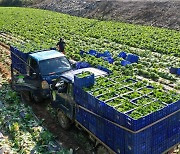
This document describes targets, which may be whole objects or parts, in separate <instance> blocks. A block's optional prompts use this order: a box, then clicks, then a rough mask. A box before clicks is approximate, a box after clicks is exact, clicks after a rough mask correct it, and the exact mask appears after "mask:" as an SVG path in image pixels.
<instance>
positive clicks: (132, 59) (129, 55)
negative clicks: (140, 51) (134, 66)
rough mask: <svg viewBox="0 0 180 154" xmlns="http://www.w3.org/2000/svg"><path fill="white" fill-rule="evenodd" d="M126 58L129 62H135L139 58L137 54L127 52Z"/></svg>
mask: <svg viewBox="0 0 180 154" xmlns="http://www.w3.org/2000/svg"><path fill="white" fill-rule="evenodd" d="M126 60H127V61H129V62H131V63H137V62H138V60H139V56H137V55H135V54H128V55H127V57H126Z"/></svg>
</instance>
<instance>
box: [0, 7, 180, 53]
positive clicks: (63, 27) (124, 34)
mask: <svg viewBox="0 0 180 154" xmlns="http://www.w3.org/2000/svg"><path fill="white" fill-rule="evenodd" d="M0 19H1V21H0V30H1V31H6V32H11V33H13V34H17V35H20V36H23V37H25V38H26V39H27V40H26V41H27V42H26V43H25V44H23V46H24V48H23V46H22V45H21V44H19V45H18V48H20V49H21V50H22V49H23V50H24V51H25V52H29V51H34V50H36V49H42V48H46V49H47V48H48V47H51V46H52V44H54V45H55V44H56V42H55V41H57V40H58V39H59V37H60V36H62V37H64V38H65V40H68V47H67V48H68V51H69V52H73V53H74V52H77V51H79V50H80V49H85V50H86V47H85V46H87V45H88V44H89V43H90V44H94V42H91V39H89V40H88V41H90V42H89V43H88V42H86V45H85V44H84V43H82V44H81V43H80V42H81V41H80V40H83V41H84V40H86V39H88V38H98V39H107V40H109V41H114V42H117V43H121V44H126V45H129V46H134V47H138V48H142V49H144V48H146V49H150V50H152V51H156V52H160V53H165V54H169V53H172V54H175V55H176V56H178V55H179V53H180V46H179V40H180V32H178V31H175V30H169V29H163V28H154V27H151V26H140V25H133V24H126V23H120V22H114V21H98V20H93V19H91V20H90V19H85V18H84V19H83V18H79V17H74V16H69V15H64V14H60V13H55V12H50V11H44V10H36V9H25V8H0ZM86 37H87V38H86ZM28 40H29V41H28ZM11 45H15V46H17V44H11Z"/></svg>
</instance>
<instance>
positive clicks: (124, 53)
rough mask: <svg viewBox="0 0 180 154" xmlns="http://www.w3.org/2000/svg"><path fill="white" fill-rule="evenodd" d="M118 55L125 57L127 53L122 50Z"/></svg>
mask: <svg viewBox="0 0 180 154" xmlns="http://www.w3.org/2000/svg"><path fill="white" fill-rule="evenodd" d="M118 57H121V58H123V59H125V58H126V57H127V54H126V52H124V51H122V52H120V53H119V55H118Z"/></svg>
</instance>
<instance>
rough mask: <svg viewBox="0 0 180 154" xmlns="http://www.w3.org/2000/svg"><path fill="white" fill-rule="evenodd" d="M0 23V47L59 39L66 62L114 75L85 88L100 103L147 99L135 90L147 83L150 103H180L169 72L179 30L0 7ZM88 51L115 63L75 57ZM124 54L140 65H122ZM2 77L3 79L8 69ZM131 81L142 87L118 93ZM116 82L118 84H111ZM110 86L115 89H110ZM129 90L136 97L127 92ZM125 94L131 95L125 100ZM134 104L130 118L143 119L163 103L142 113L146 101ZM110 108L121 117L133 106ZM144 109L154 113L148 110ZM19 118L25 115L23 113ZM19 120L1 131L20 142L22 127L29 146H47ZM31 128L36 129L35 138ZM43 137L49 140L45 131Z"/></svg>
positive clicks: (25, 47)
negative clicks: (135, 58)
mask: <svg viewBox="0 0 180 154" xmlns="http://www.w3.org/2000/svg"><path fill="white" fill-rule="evenodd" d="M0 19H1V20H0V42H3V43H5V44H7V45H11V46H14V47H17V48H18V49H19V50H21V51H23V52H33V51H37V50H43V49H49V48H51V47H55V46H56V43H57V41H58V40H59V38H60V37H63V38H64V39H65V42H66V49H65V52H66V55H67V56H68V57H69V58H72V59H74V60H77V61H86V62H88V63H90V64H91V65H92V66H94V67H98V66H103V67H106V68H107V69H108V70H109V71H111V72H113V74H112V75H111V76H110V78H111V79H101V78H100V79H99V80H98V81H97V85H96V84H95V85H94V88H95V89H98V90H94V89H85V90H86V91H88V92H89V91H90V92H91V93H92V94H93V96H103V97H100V98H99V99H101V100H102V101H106V100H108V99H109V98H112V97H114V96H115V95H117V92H118V94H119V95H122V96H123V97H124V98H126V100H127V99H133V98H136V97H139V95H144V94H149V93H151V91H152V89H151V88H149V89H148V88H147V89H144V90H143V89H138V88H139V86H148V85H149V83H151V85H153V87H154V88H155V89H154V93H151V99H152V98H154V97H156V98H158V101H162V102H165V103H166V104H170V103H172V102H175V101H178V100H179V99H180V95H177V93H180V78H179V76H178V75H175V74H171V73H169V68H170V67H176V68H180V42H179V40H180V32H179V31H175V30H170V29H164V28H156V27H151V26H141V25H134V24H127V23H120V22H115V21H100V20H94V19H86V18H80V17H74V16H69V15H66V14H61V13H55V12H51V11H45V10H38V9H30V8H8V7H7V8H4V7H0ZM91 49H93V50H96V51H98V52H99V53H103V52H104V51H109V53H110V55H111V57H112V58H113V62H109V59H103V58H97V57H96V56H93V55H90V54H83V55H80V54H79V53H80V50H81V52H82V51H83V52H84V51H85V52H86V51H89V50H91ZM122 51H124V52H126V53H132V54H136V55H138V56H139V61H138V63H133V64H131V65H127V66H121V61H122V60H123V59H122V58H121V57H118V55H119V53H120V52H122ZM0 54H1V57H0V58H1V59H0V64H1V65H3V63H4V64H5V66H6V65H7V66H8V65H10V63H9V60H8V59H9V57H8V56H7V55H8V53H4V52H2V51H1V50H0ZM5 59H6V61H5ZM1 68H2V67H1ZM0 72H1V73H2V72H3V71H2V70H0ZM3 73H4V74H5V76H6V77H7V75H6V74H7V70H6V71H4V72H3ZM129 78H131V79H135V80H142V82H140V85H138V83H137V84H129V85H128V87H126V88H124V89H123V88H121V89H120V86H126V85H125V83H124V82H122V81H123V80H125V79H129ZM104 80H105V81H104ZM114 82H116V83H118V84H113V83H114ZM112 84H113V86H114V87H109V85H112ZM123 84H124V85H123ZM102 86H103V87H104V88H106V90H105V89H103V88H102ZM132 89H133V90H134V91H135V92H133V93H131V92H130V91H132ZM137 89H138V90H137ZM136 90H137V91H138V92H136ZM162 90H163V91H164V90H168V91H169V92H166V93H165V92H162ZM105 91H106V92H107V91H108V92H109V94H110V95H107V94H106V93H104V92H105ZM128 92H130V93H128ZM127 93H128V94H131V95H127V96H126V95H124V94H127ZM153 94H154V96H153ZM165 94H166V95H167V96H166V97H165V96H164V95H165ZM173 96H176V97H173ZM138 101H139V102H138ZM138 101H137V102H136V106H137V107H138V108H137V110H135V112H132V113H131V115H130V116H131V117H133V118H134V119H138V118H139V117H141V116H145V115H147V114H149V113H151V112H152V110H153V111H156V110H159V109H161V108H163V107H164V106H163V105H162V104H161V103H160V104H158V103H159V102H155V103H154V104H151V105H150V106H146V108H142V106H139V105H138V104H142V105H146V104H147V102H149V100H148V98H147V97H144V98H143V100H138ZM117 102H123V104H122V107H119V106H118V107H117ZM108 105H110V106H113V107H117V110H118V111H120V112H126V111H128V110H129V109H132V108H134V107H135V106H134V105H133V104H131V103H129V102H128V101H125V100H122V99H120V98H119V99H114V100H113V101H108ZM16 106H17V103H15V105H14V106H12V107H9V108H10V109H11V110H13V109H15V107H16ZM22 108H23V106H21V105H20V106H19V107H17V109H16V110H20V113H21V110H22ZM148 108H151V109H152V110H148ZM6 110H8V106H7V108H5V111H6ZM27 110H29V109H27ZM24 112H26V111H23V113H24ZM28 112H30V111H28ZM139 113H140V114H139ZM4 115H5V112H0V118H1V117H3V116H4ZM10 115H11V113H10ZM21 116H26V115H24V114H22V115H21ZM31 118H32V117H31V116H30V117H29V116H27V117H26V118H25V120H29V119H31ZM17 121H21V119H17V120H15V121H10V127H9V126H7V124H3V126H4V128H5V130H8V131H9V132H10V133H12V136H13V139H17V137H18V138H23V136H21V135H18V133H23V132H21V131H20V132H19V128H22V129H23V130H24V129H25V130H27V132H26V133H30V134H29V138H30V139H29V141H30V142H32V143H31V145H33V146H34V145H35V144H40V143H44V142H45V141H44V140H41V139H39V138H38V136H37V135H39V131H38V130H39V128H40V126H39V124H38V123H35V124H34V123H33V122H32V123H31V121H29V122H30V124H28V125H32V128H29V127H26V126H24V125H22V126H19V125H18V124H17V123H16V122H17ZM0 122H1V119H0ZM20 123H21V122H20ZM0 128H1V127H0ZM33 128H35V129H38V130H37V131H36V132H35V133H34V132H33V131H34V130H33ZM32 132H33V133H32ZM44 137H49V136H48V134H46V132H45V135H44ZM48 139H49V138H48ZM19 140H24V138H23V139H17V143H16V144H15V145H13V146H14V147H15V149H14V150H16V148H17V149H21V148H20V147H21V146H22V145H21V144H22V143H19ZM9 142H11V140H10V141H9ZM10 144H11V143H10ZM27 144H28V143H27ZM0 146H1V142H0ZM38 148H40V149H37V151H41V150H42V149H41V146H40V147H38ZM28 150H29V149H27V151H28Z"/></svg>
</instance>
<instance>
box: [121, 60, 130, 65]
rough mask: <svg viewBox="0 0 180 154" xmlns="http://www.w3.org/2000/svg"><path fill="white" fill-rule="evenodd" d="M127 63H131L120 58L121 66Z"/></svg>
mask: <svg viewBox="0 0 180 154" xmlns="http://www.w3.org/2000/svg"><path fill="white" fill-rule="evenodd" d="M129 64H131V62H129V61H127V60H122V61H121V65H122V66H126V65H129Z"/></svg>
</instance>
